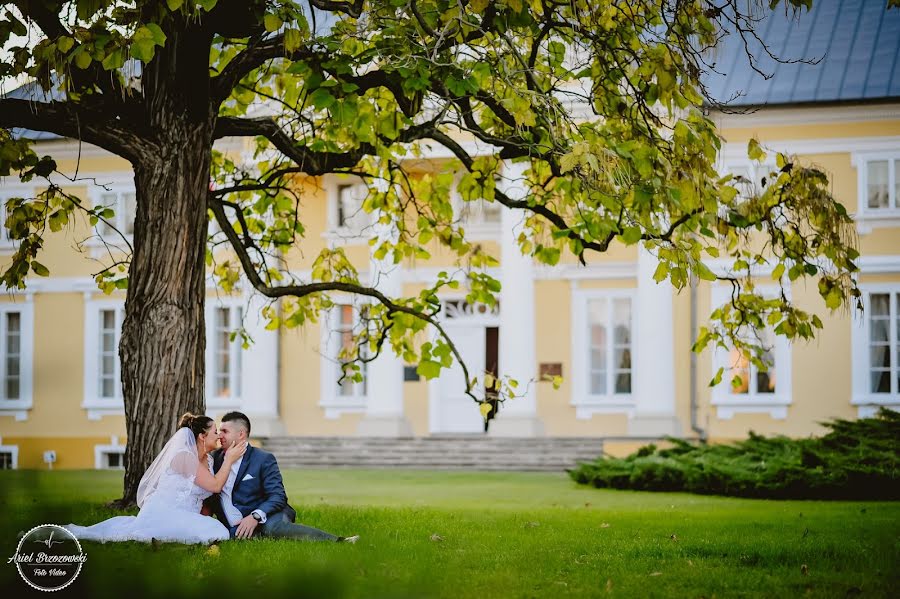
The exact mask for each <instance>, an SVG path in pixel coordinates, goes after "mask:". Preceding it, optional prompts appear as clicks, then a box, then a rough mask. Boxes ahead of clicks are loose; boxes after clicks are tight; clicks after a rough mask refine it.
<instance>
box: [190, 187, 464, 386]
mask: <svg viewBox="0 0 900 599" xmlns="http://www.w3.org/2000/svg"><path fill="white" fill-rule="evenodd" d="M207 205H208V207H209V209H210V210H212V213H213V215H214V216H215V218H216V222H217V223H219V228H220V229H221V230H222V232H224V233H225V237H227V238H228V241H229V242H230V243H231V248H232V249H233V250H234V252H235V253H236V254H237V257H238V260H239V261H240V263H241V267H242V269H243V271H244V274H245V275H246V276H247V279H248V280H249V281H250V284H251V285H253V287H254V289H256V290H257V291H258V292H259V293H261V294H263V295H264V296H266V297H269V298H272V299H277V298H280V297H297V298H300V297H306V296H308V295H313V294H315V293H325V292H328V291H343V292H345V293H353V294H356V295H363V296H366V297H371V298H374V299H376V300H378V301H379V302H380V303H381V304H382V305H384V306H385V307H386V308H387V309H388V315H390V314H392V313H394V312H402V313H404V314H409V315H410V316H414V317H415V318H419V319H421V320H424V321H425V322H427V323H428V324H430V325H432V326H433V327H434V328H435V329H437V331H438V332H439V333H440V335H441V337H443V338H444V340H445V341H446V342H447V345H448V346H449V347H450V351H451V352H453V356H454V357H455V358H456V361H457V362H458V363H459V365H460V368H461V369H462V371H463V372H462V374H463V378H464V379H465V384H466V395H468V396H469V397H471V398H472V399H473V400H475V401H476V402H480V401H481V399H479V398H477V397H475V395H474V394H473V393H472V385H471V380H470V377H469V369H468V368H467V367H466V364H465V362H464V361H463V359H462V355H460V353H459V350H457V349H456V345H455V344H454V343H453V340H452V339H450V337H449V336H448V335H447V332H446V331H445V330H444V328H443V327H442V326H441V324H440V323H439V322H438V321H437V320H436V319H435V318H434V317H433V316H430V315H428V314H426V313H424V312H421V311H419V310H415V309H413V308H410V307H408V306H403V305H400V304H397V303H395V302H394V301H392V300H391V299H390V298H389V297H387V296H386V295H384V294H383V293H381V292H380V291H378V290H377V289H375V288H374V287H365V286H363V285H359V284H357V283H347V282H343V281H329V282H320V283H307V284H305V285H278V286H275V287H272V286H270V285H267V284H266V283H265V282H264V281H263V280H262V277H260V276H259V273H258V272H257V270H256V268H255V267H254V266H253V261H252V260H251V259H250V254H248V253H247V248H246V247H245V246H244V243H243V242H242V241H241V239H240V237H239V236H238V234H237V232H236V231H235V230H234V227H232V226H231V222H229V220H228V217H227V215H226V214H225V208H224V205H223V203H222V201H221V200H220V199H218V198H217V197H216V196H215V195H214V194H212V193H210V194H209V195H208V196H207Z"/></svg>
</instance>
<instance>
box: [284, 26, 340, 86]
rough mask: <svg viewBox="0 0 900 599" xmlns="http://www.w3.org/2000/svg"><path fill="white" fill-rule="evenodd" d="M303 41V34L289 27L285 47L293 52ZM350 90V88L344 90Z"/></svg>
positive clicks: (286, 31) (285, 37) (285, 36)
mask: <svg viewBox="0 0 900 599" xmlns="http://www.w3.org/2000/svg"><path fill="white" fill-rule="evenodd" d="M302 43H303V34H302V33H300V32H299V31H298V30H296V29H287V30H285V32H284V49H285V50H287V51H288V52H293V51H294V50H296V49H297V48H299V47H300V45H301V44H302ZM344 91H348V90H346V89H345V90H344Z"/></svg>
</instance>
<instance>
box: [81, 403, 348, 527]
mask: <svg viewBox="0 0 900 599" xmlns="http://www.w3.org/2000/svg"><path fill="white" fill-rule="evenodd" d="M249 436H250V419H249V418H247V416H245V415H244V414H242V413H240V412H229V413H228V414H225V416H223V417H222V424H221V425H220V426H219V428H218V429H216V423H215V422H214V421H213V419H212V418H209V417H208V416H195V415H193V414H185V415H184V416H182V417H181V422H180V423H179V426H178V430H177V431H176V432H175V434H174V435H172V438H171V439H169V441H168V442H167V443H166V445H165V447H163V450H162V451H161V452H160V454H159V455H158V456H156V459H154V460H153V463H152V464H150V467H149V468H148V469H147V471H146V472H145V473H144V476H143V477H142V478H141V482H140V485H138V492H137V504H138V507H139V508H140V512H138V515H137V516H116V517H114V518H110V519H109V520H104V521H103V522H100V523H98V524H94V525H93V526H78V525H76V524H69V525H67V526H66V527H65V528H67V529H68V530H69V531H71V532H72V534H74V535H75V536H76V537H77V538H78V539H82V540H89V541H100V542H106V541H143V542H150V541H152V540H156V541H161V542H173V543H214V542H216V541H225V540H228V539H229V538H238V539H249V538H252V537H260V536H261V537H268V538H276V539H299V540H310V541H333V542H338V543H355V542H356V541H357V539H358V538H359V537H358V536H353V537H338V536H335V535H333V534H330V533H327V532H325V531H322V530H318V529H316V528H312V527H309V526H304V525H302V524H295V523H294V520H295V518H296V517H297V513H296V512H295V511H294V510H293V508H291V506H290V505H288V502H287V494H286V493H285V491H284V483H283V482H282V480H281V471H280V470H279V469H278V464H277V463H276V462H275V456H273V455H272V454H271V453H269V452H267V451H263V450H262V449H259V448H256V447H251V446H250V444H249V442H248V438H249ZM220 444H221V447H220V448H218V446H219V445H220ZM211 514H215V516H216V518H218V519H215V518H211V517H209V516H210V515H211Z"/></svg>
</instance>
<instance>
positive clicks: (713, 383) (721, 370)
mask: <svg viewBox="0 0 900 599" xmlns="http://www.w3.org/2000/svg"><path fill="white" fill-rule="evenodd" d="M724 372H725V368H719V370H717V371H716V376H714V377H713V379H712V380H711V381H710V382H709V386H710V387H715V386H716V385H718V384H719V383H721V382H722V374H724Z"/></svg>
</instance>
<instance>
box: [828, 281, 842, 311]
mask: <svg viewBox="0 0 900 599" xmlns="http://www.w3.org/2000/svg"><path fill="white" fill-rule="evenodd" d="M843 301H844V297H843V295H842V294H841V290H840V289H839V288H838V287H837V286H835V287H832V288H831V289H829V290H828V293H827V294H826V295H825V305H826V306H828V308H829V309H831V310H837V309H838V308H840V307H841V303H843Z"/></svg>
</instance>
